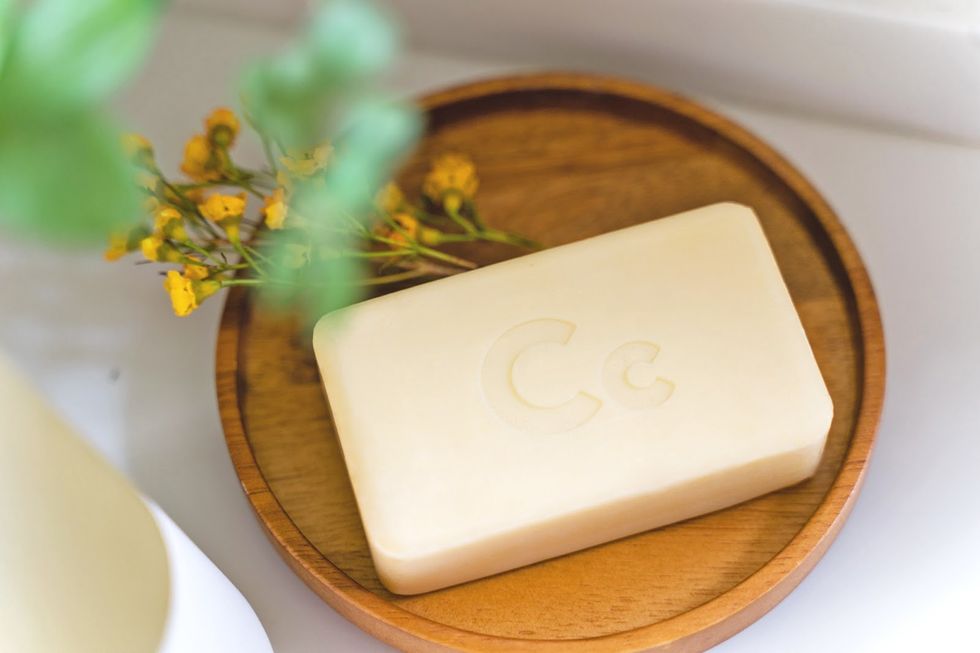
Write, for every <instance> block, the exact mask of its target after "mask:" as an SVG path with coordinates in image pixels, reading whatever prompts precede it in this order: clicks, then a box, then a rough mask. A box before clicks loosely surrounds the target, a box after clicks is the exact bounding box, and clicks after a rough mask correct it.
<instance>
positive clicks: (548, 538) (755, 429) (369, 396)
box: [314, 204, 833, 594]
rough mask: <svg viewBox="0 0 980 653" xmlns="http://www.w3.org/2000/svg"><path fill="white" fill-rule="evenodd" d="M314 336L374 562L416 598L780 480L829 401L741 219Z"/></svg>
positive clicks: (625, 237)
mask: <svg viewBox="0 0 980 653" xmlns="http://www.w3.org/2000/svg"><path fill="white" fill-rule="evenodd" d="M314 348H315V351H316V355H317V360H318V363H319V365H320V370H321V376H322V378H323V381H324V385H325V387H326V391H327V395H328V397H329V400H330V405H331V409H332V411H333V414H334V419H335V421H336V425H337V430H338V434H339V436H340V440H341V443H342V446H343V450H344V456H345V460H346V463H347V467H348V471H349V473H350V477H351V482H352V484H353V487H354V491H355V494H356V497H357V503H358V507H359V510H360V514H361V517H362V520H363V522H364V527H365V531H366V534H367V537H368V541H369V544H370V547H371V553H372V557H373V559H374V562H375V566H376V568H377V571H378V574H379V576H380V578H381V579H382V581H383V582H384V583H385V585H386V586H387V587H388V588H389V589H391V590H392V591H394V592H396V593H405V594H412V593H418V592H425V591H429V590H432V589H437V588H440V587H445V586H448V585H453V584H456V583H460V582H464V581H467V580H472V579H475V578H479V577H482V576H486V575H490V574H493V573H497V572H501V571H505V570H508V569H512V568H515V567H518V566H522V565H525V564H529V563H532V562H536V561H538V560H542V559H545V558H549V557H553V556H556V555H561V554H563V553H568V552H570V551H574V550H577V549H581V548H584V547H588V546H592V545H595V544H599V543H602V542H605V541H609V540H612V539H616V538H619V537H623V536H625V535H629V534H632V533H636V532H640V531H643V530H647V529H650V528H654V527H657V526H661V525H664V524H668V523H671V522H674V521H678V520H681V519H686V518H688V517H692V516H695V515H698V514H702V513H705V512H710V511H712V510H716V509H719V508H722V507H725V506H728V505H732V504H734V503H738V502H741V501H743V500H746V499H748V498H751V497H753V496H757V495H759V494H762V493H765V492H768V491H771V490H774V489H777V488H780V487H784V486H786V485H790V484H793V483H795V482H797V481H800V480H802V479H804V478H806V477H807V476H809V475H811V474H812V473H813V471H814V470H815V469H816V466H817V463H818V462H819V459H820V454H821V452H822V450H823V445H824V441H825V439H826V435H827V431H828V428H829V425H830V421H831V417H832V412H833V409H832V405H831V402H830V397H829V395H828V393H827V390H826V387H825V385H824V382H823V379H822V377H821V375H820V372H819V370H818V368H817V365H816V362H815V361H814V358H813V355H812V353H811V351H810V346H809V344H808V343H807V340H806V336H805V334H804V332H803V329H802V326H801V324H800V321H799V317H798V316H797V314H796V311H795V309H794V307H793V304H792V301H791V299H790V297H789V294H788V292H787V290H786V287H785V284H784V283H783V280H782V277H781V276H780V274H779V270H778V268H777V266H776V263H775V260H774V259H773V256H772V253H771V251H770V249H769V245H768V243H767V241H766V239H765V236H764V234H763V233H762V230H761V228H760V226H759V223H758V221H757V219H756V218H755V216H754V214H753V213H752V211H751V210H750V209H748V208H746V207H744V206H740V205H737V204H717V205H712V206H709V207H705V208H702V209H698V210H695V211H690V212H687V213H683V214H680V215H677V216H673V217H670V218H664V219H661V220H657V221H655V222H649V223H645V224H641V225H637V226H635V227H630V228H627V229H622V230H620V231H615V232H611V233H607V234H604V235H601V236H597V237H594V238H590V239H587V240H584V241H580V242H577V243H572V244H570V245H565V246H562V247H557V248H554V249H551V250H547V251H544V252H539V253H536V254H531V255H528V256H524V257H521V258H518V259H514V260H511V261H507V262H504V263H499V264H496V265H492V266H489V267H486V268H482V269H479V270H475V271H472V272H468V273H465V274H462V275H459V276H456V277H452V278H448V279H444V280H439V281H435V282H431V283H428V284H424V285H421V286H418V287H416V288H411V289H408V290H404V291H400V292H396V293H392V294H389V295H386V296H383V297H379V298H376V299H372V300H369V301H367V302H363V303H361V304H358V305H356V306H353V307H351V308H349V309H345V310H344V311H340V312H337V313H334V314H331V315H329V316H327V317H325V318H324V319H323V320H321V322H320V323H319V324H318V326H317V329H316V331H315V334H314Z"/></svg>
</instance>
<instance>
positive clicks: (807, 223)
mask: <svg viewBox="0 0 980 653" xmlns="http://www.w3.org/2000/svg"><path fill="white" fill-rule="evenodd" d="M422 103H423V105H424V106H425V108H426V109H427V110H428V112H429V130H428V134H427V135H426V137H425V140H424V142H423V143H422V146H421V148H420V150H419V151H418V152H417V153H416V155H415V157H414V158H413V159H412V160H411V161H410V162H409V163H408V164H407V166H406V168H405V171H404V173H403V181H404V182H405V184H406V188H410V189H411V188H418V184H419V180H420V178H421V175H422V174H423V172H424V170H425V167H426V166H427V164H428V161H429V160H430V159H431V158H432V156H433V155H435V154H437V153H440V152H444V151H459V152H463V153H466V154H468V155H470V156H471V157H472V158H473V159H474V160H475V161H476V164H477V169H478V171H479V174H480V177H481V187H480V192H479V196H478V199H479V202H480V205H481V207H482V209H483V214H484V216H486V217H487V218H488V220H489V221H490V222H491V223H493V224H495V225H497V226H500V227H505V228H513V229H516V230H519V231H521V232H523V233H526V234H528V235H530V236H531V237H533V238H537V239H539V240H541V241H543V242H544V243H545V244H547V245H557V244H560V243H566V242H570V241H574V240H579V239H581V238H584V237H587V236H592V235H594V234H597V233H601V232H604V231H609V230H612V229H619V228H621V227H626V226H628V225H631V224H635V223H638V222H643V221H646V220H650V219H654V218H657V217H661V216H666V215H670V214H673V213H677V212H680V211H685V210H687V209H692V208H695V207H699V206H703V205H706V204H711V203H714V202H721V201H726V200H733V201H736V202H741V203H744V204H747V205H749V206H751V207H753V208H754V209H755V210H756V212H757V213H758V215H759V218H760V219H761V221H762V224H763V227H764V229H765V232H766V235H767V236H768V237H769V240H770V242H771V243H772V247H773V249H774V250H775V253H776V258H777V259H778V261H779V265H780V268H781V269H782V272H783V275H784V276H785V278H786V282H787V284H788V286H789V289H790V293H791V294H792V296H793V300H794V302H795V303H796V307H797V309H798V310H799V313H800V316H801V318H802V320H803V324H804V327H805V328H806V332H807V335H808V336H809V338H810V343H811V344H812V346H813V351H814V354H815V355H816V358H817V361H818V363H819V365H820V369H821V371H822V372H823V375H824V378H825V379H826V381H827V386H828V387H829V389H830V393H831V395H832V396H833V400H834V407H835V416H834V421H833V425H832V427H831V431H830V437H829V440H828V443H827V447H826V453H825V454H824V458H823V461H822V463H821V465H820V469H819V471H818V472H817V474H816V476H815V477H814V478H812V479H810V480H809V481H806V482H804V483H801V484H799V485H796V486H794V487H792V488H789V489H786V490H782V491H780V492H775V493H773V494H769V495H767V496H764V497H760V498H758V499H755V500H752V501H749V502H747V503H743V504H741V505H738V506H735V507H733V508H729V509H727V510H722V511H719V512H716V513H713V514H710V515H706V516H703V517H699V518H696V519H691V520H688V521H686V522H683V523H680V524H675V525H672V526H668V527H666V528H661V529H658V530H655V531H651V532H648V533H644V534H641V535H636V536H634V537H630V538H626V539H623V540H619V541H617V542H612V543H610V544H605V545H603V546H598V547H594V548H592V549H589V550H586V551H582V552H579V553H575V554H572V555H567V556H564V557H561V558H558V559H555V560H550V561H546V562H542V563H539V564H536V565H532V566H530V567H525V568H523V569H519V570H516V571H511V572H508V573H505V574H500V575H498V576H494V577H491V578H487V579H483V580H479V581H475V582H471V583H467V584H465V585H461V586H458V587H453V588H449V589H445V590H442V591H438V592H432V593H429V594H423V595H419V596H409V597H401V596H396V595H393V594H391V593H389V592H387V591H386V590H385V589H384V588H383V587H382V586H381V584H380V583H379V582H378V579H377V576H376V575H375V572H374V568H373V566H372V564H371V558H370V555H369V553H368V548H367V545H366V542H365V540H364V534H363V531H362V529H361V523H360V520H359V518H358V514H357V508H356V505H355V502H354V497H353V495H352V492H351V488H350V484H349V480H348V477H347V472H346V470H345V467H344V462H343V457H342V455H341V452H340V449H339V447H338V443H337V439H336V434H335V432H334V430H333V424H332V423H331V417H330V412H329V409H328V406H327V403H326V401H325V399H324V397H323V394H322V390H321V386H320V379H319V376H318V373H317V367H316V364H315V361H314V357H313V354H312V351H311V349H310V346H309V343H308V340H307V337H306V336H305V335H304V334H303V332H302V330H300V329H298V328H297V327H296V325H295V324H294V323H292V322H290V321H289V320H286V319H284V318H282V317H277V316H274V315H271V314H268V313H267V312H263V311H261V310H258V309H256V307H255V306H254V305H253V304H252V302H251V301H250V296H249V295H248V294H247V293H245V292H243V291H242V290H241V289H236V290H234V291H233V292H231V293H230V295H229V296H228V300H227V305H226V306H225V313H224V318H223V320H222V323H221V331H220V335H219V339H218V351H217V391H218V400H219V404H220V408H221V418H222V422H223V424H224V429H225V435H226V437H227V440H228V447H229V450H230V452H231V457H232V461H233V462H234V465H235V468H236V470H237V472H238V475H239V477H240V478H241V482H242V487H243V488H244V490H245V492H246V494H247V495H248V498H249V500H250V501H251V503H252V506H253V507H254V509H255V511H256V513H257V514H258V518H259V520H260V521H261V523H262V525H263V526H264V527H265V529H266V530H267V531H268V533H269V535H270V537H271V539H272V541H273V543H274V544H275V546H276V547H277V548H278V549H279V551H280V552H281V553H282V555H283V557H284V558H285V559H286V561H287V562H288V563H289V564H290V565H291V566H292V568H293V569H294V570H295V571H296V573H297V574H299V575H300V577H302V578H303V580H304V581H305V582H306V583H307V584H308V585H309V586H310V587H312V588H313V589H314V590H315V591H316V592H317V593H318V594H319V595H320V596H321V597H323V599H324V600H325V601H326V602H327V603H329V604H330V605H331V606H332V607H333V608H335V609H336V610H338V611H339V612H340V613H341V614H343V615H344V616H345V617H347V618H348V619H350V620H351V621H353V622H354V623H355V624H357V625H358V626H360V627H361V628H363V629H364V630H366V631H367V632H369V633H371V634H372V635H374V636H375V637H378V638H379V639H381V640H384V641H385V642H388V643H390V644H393V645H394V646H397V647H400V648H403V649H406V650H412V651H443V650H452V649H462V650H468V651H504V650H522V651H583V652H584V651H589V652H596V651H635V650H643V649H658V650H667V649H668V648H669V650H671V651H699V650H704V649H706V648H708V647H710V646H712V645H714V644H716V643H717V642H719V641H721V640H723V639H725V638H726V637H729V636H731V635H732V634H734V633H736V632H738V631H739V630H740V629H742V628H744V627H745V626H746V625H748V624H749V623H751V622H752V621H754V620H756V619H758V618H759V617H760V616H762V615H763V614H765V612H766V611H768V610H769V609H770V608H772V607H773V606H774V605H775V604H776V603H777V602H778V601H779V600H780V599H782V598H783V597H784V596H786V594H788V593H789V592H790V591H791V590H792V589H793V587H795V586H796V585H797V584H798V583H799V582H800V580H802V578H803V576H804V575H805V574H806V573H807V572H808V571H809V570H810V569H811V568H812V567H813V566H814V565H815V564H816V562H817V560H818V559H819V558H820V556H821V555H822V554H823V553H824V551H825V550H826V549H827V547H828V546H829V544H830V542H831V540H832V539H833V537H834V535H835V534H836V533H837V531H838V530H839V529H840V527H841V525H842V523H843V521H844V519H845V517H846V516H847V514H848V512H849V511H850V508H851V505H852V503H853V501H854V498H855V496H856V495H857V491H858V488H859V486H860V483H861V479H862V476H863V473H864V469H865V467H866V464H867V461H868V455H869V453H870V451H871V445H872V441H873V439H874V433H875V429H876V426H877V422H878V416H879V412H880V409H881V402H882V394H883V391H884V387H883V382H884V349H883V341H882V333H881V325H880V319H879V315H878V309H877V306H876V304H875V299H874V295H873V292H872V289H871V285H870V283H869V281H868V277H867V274H866V272H865V270H864V267H863V266H862V263H861V260H860V258H859V256H858V253H857V251H856V250H855V248H854V246H853V244H852V243H851V241H850V239H849V238H848V236H847V234H846V233H845V232H844V230H843V228H842V227H841V225H840V223H839V222H838V221H837V218H836V217H835V216H834V213H833V211H832V210H831V209H830V207H828V205H827V204H826V202H824V200H823V199H821V197H820V195H819V194H818V193H817V192H816V191H815V190H814V189H813V188H812V187H811V186H810V184H809V183H807V181H806V180H805V179H804V178H803V177H802V176H801V175H800V173H798V172H797V171H796V170H794V169H793V168H792V167H791V166H790V165H789V164H788V163H786V161H784V160H783V159H782V158H780V157H779V155H777V154H776V153H775V152H773V150H772V149H770V148H769V147H768V146H766V145H765V144H764V143H762V142H761V141H759V140H758V139H757V138H755V137H753V136H752V135H750V134H748V133H747V132H746V131H744V130H743V129H741V128H740V127H738V126H736V125H734V124H732V123H731V122H729V121H728V120H726V119H724V118H721V117H719V116H718V115H716V114H714V113H712V112H710V111H708V110H706V109H704V108H703V107H700V106H698V105H696V104H694V103H692V102H690V101H688V100H685V99H683V98H680V97H677V96H675V95H672V94H669V93H665V92H663V91H660V90H657V89H654V88H650V87H648V86H643V85H639V84H634V83H629V82H624V81H616V80H610V79H605V78H597V77H592V76H583V75H565V74H557V75H556V74H546V75H532V76H525V77H513V78H505V79H496V80H491V81H486V82H481V83H477V84H472V85H468V86H463V87H460V88H455V89H452V90H448V91H445V92H442V93H437V94H435V95H431V96H429V97H427V98H425V99H424V100H422ZM505 254H510V255H512V254H513V252H505V251H501V250H494V251H492V252H489V253H487V256H488V257H489V258H495V257H500V256H502V255H505ZM446 319H452V316H451V315H449V316H446Z"/></svg>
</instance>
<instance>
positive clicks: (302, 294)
mask: <svg viewBox="0 0 980 653" xmlns="http://www.w3.org/2000/svg"><path fill="white" fill-rule="evenodd" d="M397 51H398V35H397V32H396V30H395V28H394V25H393V23H392V22H391V21H390V20H388V18H387V17H386V16H385V15H384V14H383V13H382V12H381V11H380V10H378V9H377V8H376V7H374V6H373V5H370V4H368V3H365V2H359V1H357V0H334V1H333V2H327V3H322V4H320V5H318V6H317V7H316V9H315V11H314V14H313V16H312V19H311V21H310V26H309V28H308V30H307V32H306V34H305V35H303V37H302V38H301V39H299V40H298V41H297V42H296V43H294V44H292V45H291V46H290V47H289V48H288V49H287V50H286V51H285V52H283V53H282V54H280V55H278V56H275V57H271V58H268V59H264V60H262V61H258V62H256V63H255V64H254V65H253V66H251V67H250V68H249V69H248V70H247V71H246V72H245V74H244V76H243V80H242V98H243V102H244V104H245V109H246V112H247V113H248V115H249V120H250V121H251V122H252V123H253V125H254V126H255V127H256V129H257V130H258V131H259V132H260V133H261V134H263V135H264V136H265V138H266V139H268V140H269V141H271V142H272V143H273V144H274V146H275V147H278V148H280V149H281V150H282V151H289V150H293V149H296V150H301V151H302V150H306V151H308V150H311V149H313V148H314V147H315V146H316V145H318V144H320V143H322V142H327V141H329V142H330V143H332V145H333V148H334V149H333V154H332V157H331V161H330V165H329V166H328V167H327V168H326V171H325V173H324V174H323V175H322V176H318V177H317V178H316V179H314V180H311V181H310V182H308V183H306V184H304V185H302V186H301V187H299V188H297V189H296V191H295V192H294V193H293V198H292V200H291V205H290V211H293V212H295V213H297V214H301V215H303V216H304V217H305V218H306V219H307V220H309V221H310V223H311V224H310V229H309V234H310V237H311V239H312V243H310V244H311V245H312V247H313V248H314V250H317V251H324V250H334V251H342V250H345V249H350V248H352V247H356V246H358V243H354V242H350V241H351V239H352V238H353V235H354V234H356V230H353V231H352V230H350V229H338V228H337V226H338V224H350V222H351V221H353V222H355V223H359V224H361V225H362V226H363V227H364V228H365V229H366V228H367V226H366V224H365V222H364V220H365V218H366V217H368V216H369V214H370V211H371V207H372V204H373V202H374V198H375V196H376V195H377V193H378V191H379V189H380V188H381V186H382V185H383V184H384V183H385V182H386V181H387V179H388V178H389V177H390V176H391V174H392V169H393V166H394V165H395V164H396V163H397V162H398V161H399V160H400V158H401V157H402V156H403V155H404V154H405V153H406V152H407V151H408V150H409V149H410V148H411V146H412V145H413V144H414V143H415V141H416V139H417V137H418V134H419V132H420V130H421V118H420V115H419V112H418V110H417V109H416V108H415V107H414V106H412V105H408V104H405V103H400V102H396V101H395V100H393V99H392V98H391V97H388V96H385V95H384V94H382V93H381V92H380V89H379V84H378V78H379V75H380V74H381V73H383V72H384V71H385V70H386V69H387V68H388V67H389V66H390V65H391V64H392V62H393V59H394V56H395V54H396V53H397ZM279 241H280V242H279V247H280V248H281V247H285V246H286V245H288V243H287V242H285V241H284V240H283V238H282V237H279ZM272 258H273V260H279V259H282V258H283V254H280V253H276V252H273V255H272ZM359 265H360V263H359V262H358V260H357V259H356V258H353V257H343V256H337V257H315V259H314V260H313V261H312V262H311V264H310V265H307V266H303V267H301V268H287V267H280V268H277V269H276V270H275V271H274V278H276V280H277V281H279V282H280V283H278V284H273V285H272V286H270V289H269V291H268V294H269V295H270V297H271V299H272V300H274V301H276V302H277V303H289V304H297V303H298V304H300V305H302V306H304V307H305V309H306V311H307V313H308V315H310V316H313V317H318V316H319V315H322V314H323V313H325V312H328V311H329V310H332V309H334V308H337V307H340V306H344V305H346V304H348V303H350V302H351V301H352V300H353V299H355V298H356V297H355V293H356V292H358V289H357V286H356V284H355V283H354V281H355V280H356V278H357V276H358V275H360V274H362V273H363V272H362V270H361V269H359Z"/></svg>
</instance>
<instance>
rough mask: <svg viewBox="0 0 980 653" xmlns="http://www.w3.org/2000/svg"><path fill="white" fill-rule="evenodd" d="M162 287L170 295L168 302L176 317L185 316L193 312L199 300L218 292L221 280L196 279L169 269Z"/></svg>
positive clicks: (199, 302)
mask: <svg viewBox="0 0 980 653" xmlns="http://www.w3.org/2000/svg"><path fill="white" fill-rule="evenodd" d="M163 289H164V290H166V291H167V294H169V295H170V304H171V305H172V306H173V309H174V313H175V314H176V315H177V317H186V316H188V315H190V314H191V313H193V312H194V309H196V308H197V307H198V306H200V305H201V302H203V301H204V300H205V299H207V298H208V297H210V296H211V295H213V294H214V293H216V292H218V290H220V289H221V282H220V281H216V280H211V281H197V280H194V279H190V278H188V277H187V276H186V275H182V274H181V273H179V272H177V271H176V270H170V271H168V272H167V277H166V279H164V280H163Z"/></svg>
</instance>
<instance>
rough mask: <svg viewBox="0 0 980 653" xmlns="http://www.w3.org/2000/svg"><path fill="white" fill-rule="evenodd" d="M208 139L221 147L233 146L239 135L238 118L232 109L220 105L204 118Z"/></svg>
mask: <svg viewBox="0 0 980 653" xmlns="http://www.w3.org/2000/svg"><path fill="white" fill-rule="evenodd" d="M204 126H205V128H207V132H208V141H210V142H211V143H214V144H215V145H218V146H220V147H231V146H232V145H233V144H234V143H235V137H236V136H238V118H237V117H235V114H234V113H233V112H232V110H231V109H228V108H226V107H219V108H217V109H215V110H214V111H212V112H211V114H210V115H209V116H208V117H207V118H206V119H205V120H204Z"/></svg>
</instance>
